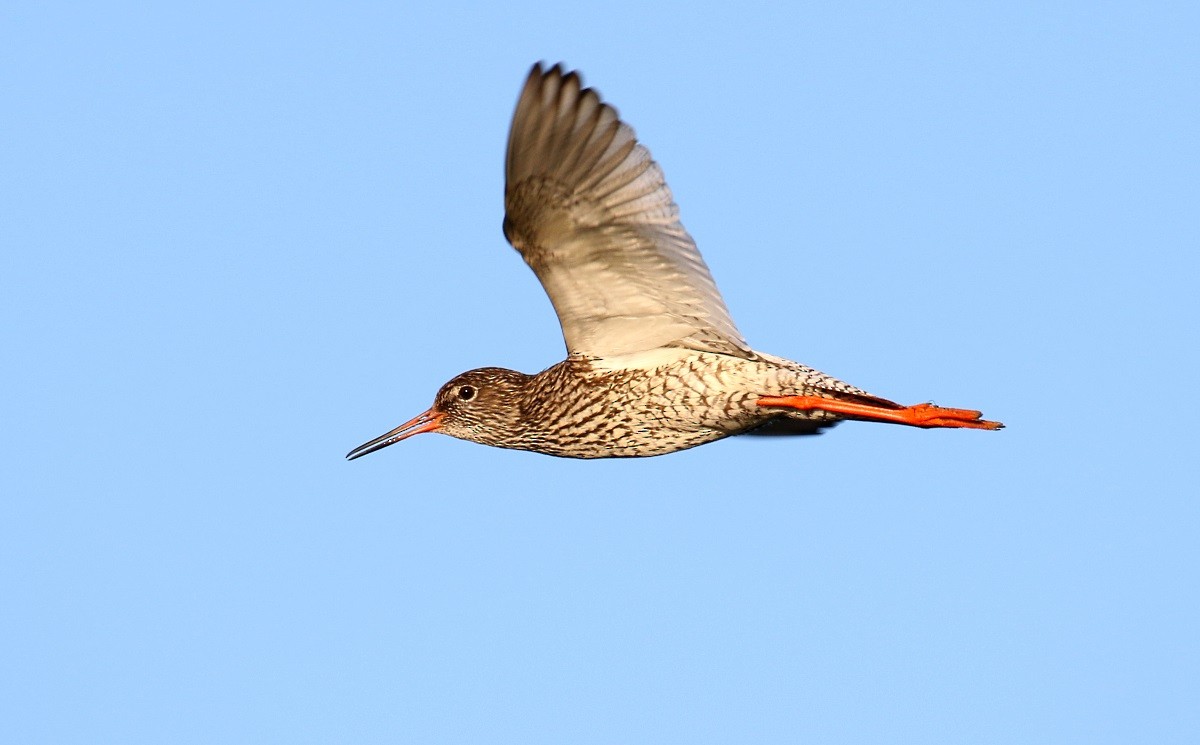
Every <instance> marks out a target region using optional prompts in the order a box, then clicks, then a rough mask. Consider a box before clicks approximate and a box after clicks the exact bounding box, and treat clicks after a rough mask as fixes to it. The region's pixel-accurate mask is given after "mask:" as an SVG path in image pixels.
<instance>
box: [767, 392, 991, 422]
mask: <svg viewBox="0 0 1200 745" xmlns="http://www.w3.org/2000/svg"><path fill="white" fill-rule="evenodd" d="M879 401H880V405H876V404H865V403H859V402H857V401H843V400H840V399H836V398H822V397H820V396H763V397H762V398H760V399H758V405H759V406H779V407H782V408H787V409H795V410H797V411H812V410H813V409H820V410H821V411H828V412H832V413H834V414H845V415H846V416H851V417H855V418H857V419H868V420H871V421H876V422H895V423H896V424H907V425H908V426H910V427H925V428H932V427H965V428H967V429H1002V428H1003V427H1004V425H1003V424H1001V423H1000V422H989V421H988V420H986V419H981V418H980V417H982V416H983V414H982V413H980V412H978V411H972V410H970V409H946V408H943V407H941V406H934V405H933V404H917V405H916V406H900V405H898V404H891V402H890V401H884V400H883V399H879ZM888 404H891V405H892V406H893V407H895V408H888Z"/></svg>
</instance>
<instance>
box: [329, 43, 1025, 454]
mask: <svg viewBox="0 0 1200 745" xmlns="http://www.w3.org/2000/svg"><path fill="white" fill-rule="evenodd" d="M505 177H506V183H505V188H504V207H505V215H504V235H505V237H507V238H508V241H509V243H511V244H512V246H513V247H514V248H516V249H517V251H519V252H520V254H521V256H522V258H524V259H525V262H526V263H527V264H529V266H530V268H532V269H533V271H534V273H535V274H536V275H537V277H538V280H539V281H540V282H541V283H542V287H544V288H545V290H546V293H547V294H548V295H549V296H550V301H551V302H552V303H553V304H554V310H555V312H556V313H557V314H558V320H559V323H560V324H561V325H562V332H563V339H564V340H565V341H566V345H567V358H566V359H565V360H563V361H562V362H560V363H558V364H557V365H554V366H553V367H550V368H549V369H547V370H543V371H542V372H540V373H538V374H536V375H526V374H525V373H520V372H516V371H514V370H506V369H503V368H499V367H483V368H479V369H477V370H470V371H468V372H465V373H463V374H461V375H459V376H457V377H455V378H454V379H452V380H451V381H450V382H448V383H446V384H445V385H443V386H442V388H441V390H439V391H438V393H437V396H436V398H434V401H433V406H432V407H430V409H429V410H428V411H426V412H425V413H423V414H421V415H420V416H417V417H416V418H414V419H411V420H409V421H407V422H405V423H404V424H402V425H400V426H399V427H397V428H396V429H394V430H392V431H391V432H388V433H387V434H385V435H382V436H380V437H377V438H375V439H374V440H371V441H370V442H367V443H365V444H363V445H360V446H359V447H357V448H355V449H354V450H352V451H350V453H349V454H348V455H347V456H346V457H347V458H350V459H354V458H358V457H360V456H363V455H366V454H367V453H373V452H375V451H376V450H379V449H380V448H385V447H387V446H388V445H392V444H395V443H397V442H400V441H401V440H403V439H405V438H408V437H411V436H412V435H415V434H419V433H421V432H441V433H443V434H447V435H451V436H452V437H458V438H461V439H464V440H471V441H473V442H478V443H482V444H484V445H495V446H497V447H503V448H516V449H519V450H532V451H535V452H538V453H546V454H548V455H558V456H563V457H570V458H611V457H633V456H651V455H663V454H665V453H672V452H675V451H677V450H683V449H685V448H690V447H695V446H696V445H702V444H704V443H706V442H712V441H714V440H719V439H721V438H723V437H729V436H730V435H737V434H743V433H784V434H806V433H812V432H815V431H817V430H818V429H821V428H822V427H827V426H829V425H832V424H835V423H837V422H838V421H841V420H843V419H858V420H866V421H874V422H891V423H896V424H906V425H909V426H913V427H925V428H934V427H965V428H970V429H1000V428H1001V427H1002V426H1003V425H1002V424H1000V423H999V422H991V421H987V420H985V419H983V418H981V414H980V413H979V412H978V411H970V410H967V409H949V408H943V407H941V406H934V405H933V404H928V403H924V404H917V405H915V406H901V405H900V404H897V403H893V402H892V401H888V400H887V399H883V398H879V397H877V396H873V395H871V394H869V393H867V392H865V391H863V390H860V389H858V388H855V387H854V386H852V385H850V384H849V383H843V382H842V381H840V380H837V379H836V378H833V377H831V376H829V375H826V374H825V373H822V372H819V371H817V370H814V369H813V368H811V367H807V366H805V365H801V364H799V363H797V362H792V361H790V360H786V359H783V358H781V357H775V356H773V355H769V354H764V353H763V352H758V351H755V350H754V349H751V348H750V346H749V345H748V344H746V342H745V340H744V339H743V338H742V335H741V333H739V332H738V330H737V327H736V326H734V323H733V319H732V318H730V316H729V311H728V310H727V309H726V308H725V302H724V301H723V300H722V299H721V295H720V293H719V292H718V291H717V286H716V284H714V283H713V280H712V276H711V275H710V274H709V271H708V267H707V266H706V265H705V264H704V260H703V259H702V258H700V253H699V251H697V249H696V244H695V243H694V242H693V241H692V238H691V236H689V235H688V233H687V231H686V230H684V228H683V225H682V224H681V223H680V222H679V209H678V207H676V205H675V202H674V200H673V199H672V197H671V191H670V189H669V188H667V184H666V181H665V180H664V178H663V173H662V169H660V168H659V166H658V164H657V163H655V162H654V160H652V159H651V157H650V152H649V151H648V150H647V149H646V148H645V147H644V146H643V145H641V144H639V143H638V141H637V137H636V135H635V134H634V131H633V129H632V128H631V127H630V126H629V125H628V124H626V123H624V122H622V121H621V119H620V116H619V115H618V114H617V110H616V109H615V108H613V107H612V106H610V105H608V104H606V103H604V102H603V101H601V99H600V95H599V94H598V93H597V92H596V91H595V90H593V89H591V88H584V87H583V83H582V81H581V79H580V76H579V73H577V72H570V73H568V72H565V71H564V70H563V68H562V67H561V66H560V65H555V66H554V67H551V68H550V69H548V70H547V69H544V68H543V67H542V65H541V64H540V63H539V64H536V65H534V66H533V69H532V70H531V71H530V72H529V77H528V79H527V80H526V81H525V87H524V89H523V90H522V91H521V96H520V98H519V99H518V101H517V108H516V112H515V113H514V114H513V121H512V129H511V131H510V132H509V136H508V154H507V158H506V160H505Z"/></svg>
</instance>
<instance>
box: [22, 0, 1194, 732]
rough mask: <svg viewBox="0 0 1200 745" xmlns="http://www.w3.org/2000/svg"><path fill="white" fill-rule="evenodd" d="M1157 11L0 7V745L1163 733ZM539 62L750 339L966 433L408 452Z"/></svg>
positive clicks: (1178, 270) (488, 309)
mask: <svg viewBox="0 0 1200 745" xmlns="http://www.w3.org/2000/svg"><path fill="white" fill-rule="evenodd" d="M1197 21H1198V14H1197V11H1196V10H1195V8H1194V6H1193V5H1191V4H1188V3H1126V4H1122V3H1106V4H1091V3H1086V4H1085V3H1079V4H1072V3H1062V4H1055V5H1054V7H1051V8H1047V7H1046V6H1045V4H1042V3H1028V4H1022V3H1011V2H1010V3H996V4H988V5H976V4H971V5H970V7H968V6H967V5H965V4H958V3H944V4H943V3H908V4H901V6H897V5H896V4H894V3H887V4H853V5H842V4H837V5H834V6H830V5H829V4H825V3H820V4H806V5H801V4H796V5H794V6H793V7H792V8H791V9H789V10H781V9H778V8H775V7H773V6H766V5H764V6H737V7H736V8H734V7H733V6H716V5H713V6H708V7H701V8H697V7H695V6H694V5H690V4H681V5H675V6H660V7H656V8H649V7H644V6H643V4H628V5H625V4H622V3H619V2H617V3H606V4H604V5H602V6H594V7H587V8H567V7H557V6H556V7H551V6H547V5H545V4H536V3H519V2H518V3H506V4H502V7H501V6H497V7H495V8H487V9H483V8H475V7H472V6H468V5H444V4H442V5H436V6H435V5H434V4H430V5H429V6H428V7H426V8H422V9H412V8H406V7H404V6H403V4H392V3H387V4H383V3H381V4H354V3H352V4H332V3H330V4H305V5H303V6H302V7H297V6H293V5H292V4H256V5H253V6H246V5H244V4H241V3H208V4H205V5H204V7H203V8H190V9H189V8H183V7H174V6H171V7H156V6H145V5H133V4H130V5H125V4H112V3H93V4H89V5H86V6H75V5H65V4H48V3H17V4H9V5H8V6H6V8H5V10H4V11H3V12H2V14H0V87H2V90H3V95H2V96H0V173H3V178H0V244H2V248H3V250H2V253H0V270H2V271H0V312H2V314H3V319H4V322H3V325H2V326H0V334H2V336H0V342H2V343H3V348H4V350H5V364H3V365H2V366H0V381H2V382H3V390H4V391H5V395H4V397H3V399H2V401H0V418H2V421H3V423H4V426H3V428H0V432H2V434H0V437H2V438H3V442H2V448H0V452H3V459H4V465H3V469H2V471H0V491H2V492H3V497H2V498H0V597H2V598H3V600H2V602H0V634H2V636H3V639H4V640H5V641H4V644H3V645H2V646H0V701H3V706H0V740H3V741H5V742H21V743H109V742H112V743H124V744H128V743H161V742H172V743H192V742H195V743H212V742H255V743H274V742H278V743H298V742H360V743H375V742H389V743H391V742H513V743H518V742H519V743H538V742H547V743H551V742H553V743H560V742H578V743H591V742H595V743H612V742H622V743H637V742H655V743H662V742H681V743H683V742H686V743H706V742H712V743H725V742H743V741H750V742H771V743H795V742H825V743H838V742H847V743H850V742H854V743H859V742H913V743H928V742H997V743H1000V742H1005V743H1007V742H1013V743H1028V742H1053V743H1105V742H1114V743H1116V742H1155V743H1174V742H1178V743H1184V742H1195V741H1196V740H1197V738H1198V737H1200V716H1198V715H1197V708H1196V701H1197V698H1198V696H1200V685H1198V683H1197V681H1198V680H1200V644H1198V642H1197V634H1196V629H1197V628H1200V617H1198V616H1200V612H1198V611H1200V602H1198V600H1197V588H1198V587H1200V571H1198V567H1200V549H1198V548H1197V547H1198V545H1200V541H1198V539H1197V535H1198V532H1200V506H1198V503H1200V499H1198V498H1197V493H1196V482H1197V479H1196V476H1197V473H1196V471H1197V465H1196V460H1197V458H1196V451H1197V447H1196V446H1197V437H1196V427H1195V422H1194V415H1195V412H1196V409H1197V405H1198V404H1200V400H1198V397H1197V395H1196V386H1195V382H1194V378H1195V370H1196V367H1197V365H1196V362H1197V355H1196V346H1197V331H1196V329H1197V322H1198V321H1200V313H1198V312H1197V311H1198V306H1200V304H1198V303H1197V300H1196V288H1195V285H1196V278H1197V276H1200V266H1198V262H1197V259H1196V247H1197V205H1198V204H1200V199H1198V197H1200V193H1198V192H1200V189H1198V187H1197V185H1198V184H1200V178H1198V168H1197V166H1198V164H1200V147H1198V142H1200V140H1198V139H1197V136H1196V132H1197V121H1198V116H1197V115H1198V113H1200V106H1198V103H1200V101H1198V98H1200V88H1198V87H1197V86H1196V80H1195V74H1196V70H1197V69H1200V59H1198V54H1197V51H1196V49H1197V48H1196V43H1195V40H1196V38H1197V36H1198V34H1200V28H1198V26H1200V24H1198V23H1197ZM539 59H544V60H548V61H559V60H562V61H565V62H566V63H567V64H568V65H570V66H572V67H576V68H578V69H580V70H582V71H583V73H584V75H585V79H586V81H587V82H588V83H589V84H591V85H594V86H595V87H597V88H598V89H599V90H600V91H601V92H602V93H603V94H604V96H605V97H606V98H607V99H608V100H610V101H612V102H613V103H615V104H616V105H617V106H618V107H619V108H620V110H621V112H622V113H623V114H624V115H625V117H626V118H627V119H628V120H629V121H630V122H631V123H632V124H633V126H634V127H635V128H636V129H637V131H638V133H639V135H640V136H641V138H642V140H643V141H644V142H645V143H646V144H647V145H648V146H649V148H650V149H651V151H652V152H653V153H654V155H655V157H656V159H657V160H658V161H659V162H660V163H661V164H662V166H663V168H664V170H665V171H666V174H667V177H668V180H669V182H670V184H671V186H672V188H673V190H674V193H675V196H676V199H677V201H678V202H679V204H680V207H681V210H682V217H683V221H684V224H685V225H686V226H687V227H688V229H689V230H690V232H691V233H692V235H693V236H694V237H695V238H696V240H697V242H698V244H699V245H700V248H701V250H702V251H703V252H704V255H705V257H706V259H707V260H708V263H709V265H710V267H711V269H712V271H713V274H714V276H715V277H716V279H717V282H718V284H719V285H720V286H721V288H722V290H723V292H724V294H725V298H726V300H727V302H728V305H729V306H730V308H731V310H732V312H733V314H734V316H735V318H736V319H737V321H738V323H739V326H740V328H741V330H742V332H743V333H744V334H745V336H746V337H747V338H748V339H749V340H750V341H751V343H752V344H754V345H755V346H757V347H758V348H760V349H763V350H765V351H769V352H772V353H775V354H780V355H784V356H788V357H791V358H794V359H797V360H800V361H802V362H805V363H807V364H810V365H813V366H815V367H817V368H820V369H822V370H825V371H827V372H829V373H831V374H833V375H836V376H838V377H840V378H842V379H845V380H848V381H850V382H852V383H854V384H856V385H859V386H862V387H864V388H866V389H868V390H870V391H872V392H874V393H877V394H879V395H882V396H886V397H889V398H893V399H896V400H900V401H905V402H918V401H924V400H934V401H936V402H938V403H941V404H943V405H950V406H967V407H974V408H981V409H983V410H984V411H985V412H986V414H987V415H988V416H989V417H992V418H997V419H1000V420H1003V421H1004V422H1006V423H1007V424H1008V429H1006V430H1004V431H1003V432H1000V433H986V432H972V431H920V430H914V429H909V428H903V427H889V426H882V425H869V424H862V423H848V424H844V425H842V426H840V427H838V428H836V429H835V430H833V431H832V432H830V433H829V434H827V435H824V436H821V437H816V438H804V439H800V440H789V439H778V438H775V439H761V438H735V439H732V440H727V441H724V442H720V443H716V444H713V445H709V446H705V447H703V448H699V449H696V450H691V451H688V452H684V453H679V454H675V455H671V456H667V457H662V458H654V459H647V460H634V461H629V460H619V461H600V462H581V461H568V460H558V459H552V458H547V457H543V456H537V455H532V454H527V453H518V452H511V451H502V450H494V449H489V448H484V447H480V446H476V445H473V444H470V443H464V442H459V441H456V440H452V439H450V438H446V437H440V436H430V435H426V436H422V437H419V438H416V439H414V440H411V441H409V442H406V443H404V444H402V445H399V446H396V447H393V448H389V449H388V450H385V451H382V452H380V453H376V454H374V455H371V456H369V457H367V458H364V459H362V460H358V461H355V462H353V463H347V462H345V461H344V460H343V455H344V454H345V453H346V452H347V451H348V450H349V449H350V448H352V447H354V446H355V445H358V444H359V443H361V442H363V441H365V440H367V439H370V438H371V437H374V436H376V435H378V434H380V433H382V432H384V431H386V430H388V429H390V428H392V427H394V426H396V425H397V424H399V423H400V422H402V421H404V420H406V419H408V418H409V417H411V416H413V415H414V414H416V413H418V412H420V411H422V410H424V409H425V408H426V407H427V406H428V405H429V403H430V401H431V400H432V396H433V394H434V392H435V391H436V390H437V388H438V386H439V385H440V384H441V383H442V382H443V381H444V380H446V379H448V378H450V377H451V376H452V375H454V374H456V373H458V372H460V371H462V370H466V369H469V368H473V367H478V366H482V365H502V366H506V367H512V368H516V369H520V370H524V371H527V372H534V371H537V370H540V369H542V368H544V367H546V366H548V365H550V364H552V363H554V362H556V361H557V360H559V359H560V358H561V356H562V353H563V350H562V342H561V337H560V334H559V330H558V327H557V324H556V321H555V318H554V315H553V312H552V309H551V307H550V304H549V302H548V300H547V299H546V298H545V296H544V295H543V294H542V292H541V290H540V287H539V286H538V285H537V282H536V280H535V278H534V277H533V275H532V273H531V272H529V271H528V269H527V268H526V267H525V266H524V265H523V263H522V262H521V261H520V260H519V258H518V257H517V256H516V254H515V253H514V252H513V251H512V250H511V249H510V248H509V247H508V246H507V244H506V243H505V242H504V240H503V237H502V235H501V231H500V223H501V218H502V207H501V194H502V188H503V184H502V171H501V162H502V156H503V148H504V141H505V136H506V134H507V128H508V119H509V116H510V114H511V111H512V106H513V103H514V102H515V99H516V95H517V92H518V89H519V86H520V84H521V82H522V80H523V77H524V75H525V73H526V71H527V70H528V68H529V65H530V64H531V63H533V62H534V61H536V60H539Z"/></svg>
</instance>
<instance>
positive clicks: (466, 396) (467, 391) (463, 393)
mask: <svg viewBox="0 0 1200 745" xmlns="http://www.w3.org/2000/svg"><path fill="white" fill-rule="evenodd" d="M458 397H459V398H461V399H462V400H463V401H470V400H471V399H473V398H475V387H474V386H470V385H464V386H463V387H462V388H459V389H458Z"/></svg>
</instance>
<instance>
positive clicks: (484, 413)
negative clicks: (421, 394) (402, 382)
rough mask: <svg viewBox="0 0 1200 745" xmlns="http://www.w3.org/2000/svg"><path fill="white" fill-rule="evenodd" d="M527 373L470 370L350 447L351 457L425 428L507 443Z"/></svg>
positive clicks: (474, 439) (515, 428) (517, 421)
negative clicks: (415, 411) (424, 407)
mask: <svg viewBox="0 0 1200 745" xmlns="http://www.w3.org/2000/svg"><path fill="white" fill-rule="evenodd" d="M529 379H530V376H529V375H526V374H524V373H519V372H517V371H515V370H506V369H504V368H502V367H481V368H479V369H478V370H468V371H467V372H465V373H462V374H461V375H457V376H455V377H454V378H452V379H451V380H450V381H449V382H448V383H446V384H445V385H443V386H442V387H441V389H440V390H439V391H438V392H437V396H435V397H434V399H433V406H431V407H429V410H428V411H426V412H425V413H423V414H420V415H419V416H416V417H414V418H412V419H410V420H409V421H407V422H405V423H404V424H401V425H400V426H399V427H397V428H395V429H393V430H392V431H391V432H388V433H387V434H385V435H380V436H379V437H376V438H375V439H374V440H371V441H370V442H366V443H363V444H362V445H359V446H358V447H356V448H354V449H353V450H351V451H350V453H349V454H347V455H346V457H347V458H348V459H350V460H354V459H355V458H360V457H362V456H364V455H366V454H367V453H373V452H375V451H376V450H380V449H382V448H385V447H387V446H388V445H394V444H395V443H397V442H400V441H401V440H404V439H406V438H409V437H412V436H413V435H419V434H421V433H422V432H441V433H442V434H446V435H450V436H451V437H457V438H459V439H461V440H470V441H472V442H478V443H481V444H484V445H499V446H501V447H504V446H505V445H506V444H508V443H509V442H510V441H511V440H512V438H513V437H515V436H517V435H518V433H519V430H520V399H521V394H522V392H523V391H524V389H525V386H526V384H527V383H528V381H529Z"/></svg>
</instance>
